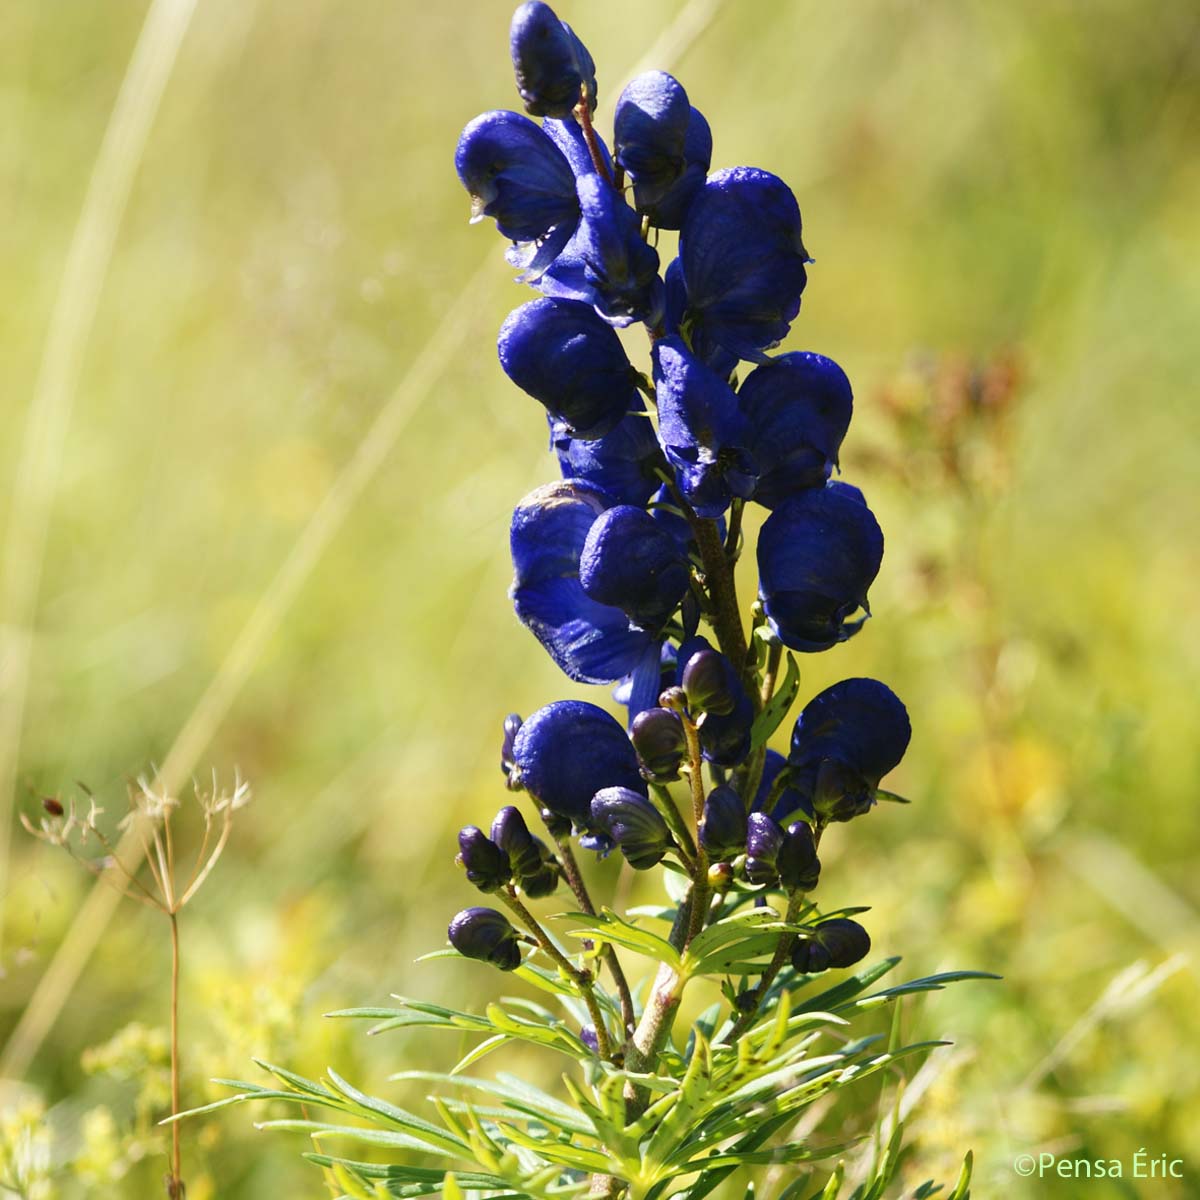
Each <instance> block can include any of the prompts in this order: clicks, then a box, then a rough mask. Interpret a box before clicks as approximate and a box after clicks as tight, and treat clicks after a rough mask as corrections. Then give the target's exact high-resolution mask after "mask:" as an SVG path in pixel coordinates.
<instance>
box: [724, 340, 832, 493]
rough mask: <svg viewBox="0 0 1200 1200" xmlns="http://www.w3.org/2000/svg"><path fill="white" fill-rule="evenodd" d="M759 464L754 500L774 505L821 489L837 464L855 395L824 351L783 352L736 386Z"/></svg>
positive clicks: (755, 458)
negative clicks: (817, 352) (739, 385)
mask: <svg viewBox="0 0 1200 1200" xmlns="http://www.w3.org/2000/svg"><path fill="white" fill-rule="evenodd" d="M738 404H739V405H740V406H741V410H742V412H743V413H745V415H746V420H747V421H748V423H749V426H750V432H749V435H748V440H747V445H748V447H749V449H750V453H751V454H753V455H754V460H755V462H756V463H757V464H758V468H759V476H758V487H757V488H756V489H755V492H754V499H755V500H757V501H758V503H759V504H762V505H764V506H765V507H767V508H775V507H776V506H777V505H780V504H782V503H783V502H784V501H785V500H786V499H787V498H788V497H789V496H792V495H794V494H795V493H796V492H799V491H803V490H804V489H805V488H812V487H821V486H823V485H824V483H825V481H826V480H827V479H828V478H829V475H830V472H831V471H832V469H833V468H834V467H835V466H836V465H837V461H838V450H839V448H840V447H841V444H842V439H843V438H844V437H845V436H846V430H847V429H848V428H849V426H850V415H851V412H852V411H853V405H854V398H853V394H852V392H851V390H850V381H849V380H848V379H847V378H846V373H845V371H843V370H842V368H841V367H839V366H838V365H837V363H835V362H834V361H833V359H831V358H825V357H823V356H822V355H820V354H812V353H795V354H781V355H780V356H779V357H778V358H774V359H772V360H771V361H770V362H768V363H764V364H763V365H762V366H760V367H755V369H754V370H753V371H751V372H750V374H749V375H748V376H746V379H745V382H744V383H743V384H742V386H741V387H740V388H739V389H738Z"/></svg>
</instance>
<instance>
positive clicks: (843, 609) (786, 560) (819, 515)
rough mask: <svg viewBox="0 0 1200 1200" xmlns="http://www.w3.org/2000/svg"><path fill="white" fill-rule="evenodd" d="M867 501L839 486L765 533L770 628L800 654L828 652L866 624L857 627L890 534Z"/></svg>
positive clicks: (761, 540)
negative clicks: (886, 535) (855, 617)
mask: <svg viewBox="0 0 1200 1200" xmlns="http://www.w3.org/2000/svg"><path fill="white" fill-rule="evenodd" d="M860 497H861V493H859V492H858V491H857V489H855V488H850V487H845V486H842V485H839V484H836V483H835V484H829V485H827V486H826V487H823V488H813V489H811V490H809V491H804V492H800V493H798V494H797V495H795V496H793V497H791V499H789V500H787V501H786V502H784V503H783V504H781V505H780V506H779V507H778V508H777V509H775V511H774V512H773V513H772V514H771V515H770V516H769V517H768V518H767V520H766V522H765V523H764V525H763V527H762V530H761V532H760V533H759V537H758V577H759V597H760V599H761V600H762V603H763V607H764V609H765V610H766V614H767V619H768V620H769V622H770V625H771V628H772V629H773V630H774V631H775V633H776V634H777V635H778V636H779V638H780V640H781V641H782V642H783V643H784V644H785V645H787V646H790V647H792V649H794V650H808V651H817V650H827V649H829V647H830V646H834V645H836V644H837V643H838V642H844V641H845V640H846V639H847V638H848V637H850V636H852V635H853V634H854V633H856V632H857V631H858V629H859V627H860V626H861V625H862V621H863V620H864V619H865V618H861V619H859V620H854V621H852V620H850V618H851V617H852V616H853V615H854V614H855V613H856V612H857V611H858V610H859V609H866V608H867V589H868V588H869V587H870V586H871V584H872V583H873V582H874V580H875V576H876V575H877V574H878V573H879V566H880V563H881V562H882V561H883V533H882V532H881V531H880V528H879V523H878V522H877V521H876V520H875V517H874V516H873V515H872V513H871V510H870V509H869V508H867V506H866V505H865V504H864V503H863V502H862V501H861V499H860ZM868 611H869V610H868Z"/></svg>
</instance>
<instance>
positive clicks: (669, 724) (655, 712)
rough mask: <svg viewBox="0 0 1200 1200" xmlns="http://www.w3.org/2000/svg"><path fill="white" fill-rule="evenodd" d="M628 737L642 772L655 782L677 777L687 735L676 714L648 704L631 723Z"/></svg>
mask: <svg viewBox="0 0 1200 1200" xmlns="http://www.w3.org/2000/svg"><path fill="white" fill-rule="evenodd" d="M660 690H661V689H660ZM629 736H630V738H631V739H632V741H633V748H634V749H635V750H636V751H637V756H638V761H639V762H640V763H641V766H642V773H643V774H644V775H646V776H647V777H648V778H651V779H653V780H654V781H655V782H658V783H669V782H670V781H671V780H673V779H678V778H679V768H680V765H681V764H682V763H683V760H684V758H685V757H686V756H687V737H686V736H685V734H684V732H683V722H682V721H681V720H680V719H679V714H678V713H676V712H672V711H671V710H670V709H669V708H656V707H654V706H652V705H649V706H647V707H646V708H645V709H644V710H643V711H642V712H640V713H638V715H637V717H636V718H635V719H634V720H633V721H632V722H631V727H630V731H629Z"/></svg>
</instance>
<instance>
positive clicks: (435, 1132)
mask: <svg viewBox="0 0 1200 1200" xmlns="http://www.w3.org/2000/svg"><path fill="white" fill-rule="evenodd" d="M329 1081H330V1082H331V1083H332V1084H333V1086H334V1087H335V1088H337V1090H338V1091H339V1092H340V1093H341V1094H342V1095H343V1096H345V1097H346V1098H347V1099H348V1100H350V1101H352V1102H353V1103H354V1105H355V1106H356V1107H357V1108H359V1109H360V1110H362V1111H363V1112H364V1113H365V1114H367V1116H368V1119H371V1120H374V1119H375V1118H381V1119H382V1120H384V1121H386V1122H388V1123H389V1124H391V1125H395V1126H397V1128H400V1129H406V1130H409V1131H411V1132H413V1133H417V1134H419V1135H421V1136H422V1137H425V1138H427V1139H428V1140H429V1141H431V1142H434V1143H435V1144H437V1145H440V1146H442V1147H443V1148H444V1149H446V1150H448V1151H449V1152H450V1153H452V1154H458V1155H463V1154H466V1153H468V1147H467V1144H466V1143H465V1142H464V1141H463V1140H462V1139H461V1138H459V1137H457V1136H456V1135H454V1134H451V1133H447V1132H446V1130H444V1129H442V1128H440V1127H439V1126H437V1125H434V1124H433V1123H432V1122H431V1121H426V1120H425V1119H424V1118H423V1117H418V1116H414V1115H413V1114H412V1113H410V1112H406V1111H405V1110H404V1109H402V1108H399V1107H397V1106H396V1105H395V1104H391V1103H389V1102H388V1101H387V1100H382V1099H380V1098H379V1097H378V1096H368V1095H367V1093H366V1092H363V1091H360V1090H359V1089H358V1088H356V1087H355V1086H354V1085H353V1084H352V1083H350V1082H348V1081H347V1080H345V1079H343V1078H342V1077H341V1076H340V1075H339V1074H338V1073H337V1072H336V1071H334V1070H333V1069H332V1068H331V1069H330V1071H329Z"/></svg>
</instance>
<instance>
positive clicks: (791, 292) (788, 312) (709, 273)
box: [679, 167, 808, 362]
mask: <svg viewBox="0 0 1200 1200" xmlns="http://www.w3.org/2000/svg"><path fill="white" fill-rule="evenodd" d="M679 257H680V261H681V262H682V270H683V282H684V286H685V287H686V290H687V305H688V318H689V320H690V323H691V327H692V338H693V342H692V344H693V346H694V347H695V350H696V353H697V355H698V356H699V357H700V358H702V359H704V360H706V361H708V360H709V358H710V355H712V354H713V353H714V352H716V351H721V350H723V351H725V352H727V353H729V354H734V355H736V356H737V357H738V358H744V359H750V360H751V361H754V362H762V361H764V359H765V355H764V353H763V351H764V350H766V349H768V348H770V347H771V346H775V345H777V344H778V343H779V342H780V341H781V340H782V339H783V338H784V337H785V336H786V335H787V332H788V329H789V327H790V326H791V323H792V321H794V320H795V318H796V314H797V313H798V312H799V311H800V294H801V292H803V291H804V285H805V283H806V282H807V279H808V277H807V274H806V272H805V269H804V264H805V263H806V262H807V261H808V254H807V251H805V249H804V244H803V242H802V241H801V239H800V209H799V207H798V206H797V204H796V198H795V197H794V196H793V195H792V193H791V190H790V189H789V188H788V186H787V185H786V184H785V183H784V182H783V181H782V180H781V179H779V178H778V177H777V176H775V175H772V174H771V173H770V172H768V171H760V170H758V169H756V168H754V167H732V168H729V169H728V170H724V171H717V172H715V173H714V174H712V175H711V176H709V178H708V181H707V183H705V185H704V187H703V188H701V189H700V191H699V192H698V193H697V195H696V196H695V198H694V199H693V200H692V204H691V207H690V209H689V210H688V214H687V220H686V221H684V223H683V229H682V230H681V232H680V235H679Z"/></svg>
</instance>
